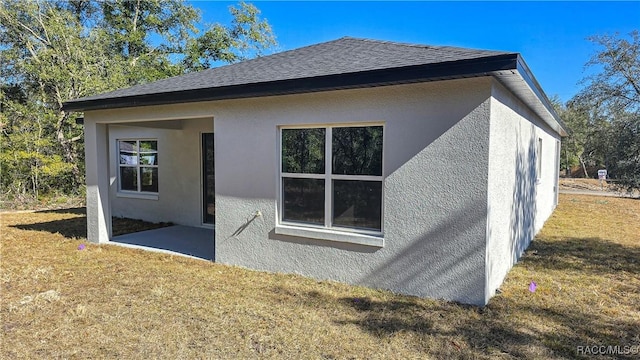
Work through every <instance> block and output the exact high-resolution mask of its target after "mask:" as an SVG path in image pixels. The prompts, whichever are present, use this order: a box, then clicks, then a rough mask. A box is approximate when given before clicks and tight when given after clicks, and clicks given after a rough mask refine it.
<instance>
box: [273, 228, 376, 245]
mask: <svg viewBox="0 0 640 360" xmlns="http://www.w3.org/2000/svg"><path fill="white" fill-rule="evenodd" d="M275 233H276V234H279V235H287V236H298V237H304V238H310V239H319V240H328V241H337V242H343V243H351V244H358V245H366V246H375V247H380V248H381V247H384V237H382V236H375V235H365V234H358V233H352V232H348V231H337V230H329V229H313V228H303V227H298V226H287V225H278V226H276V228H275Z"/></svg>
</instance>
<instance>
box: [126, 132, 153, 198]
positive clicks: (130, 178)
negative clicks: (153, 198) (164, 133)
mask: <svg viewBox="0 0 640 360" xmlns="http://www.w3.org/2000/svg"><path fill="white" fill-rule="evenodd" d="M118 183H119V189H118V190H120V191H126V192H139V193H157V192H158V141H157V140H118Z"/></svg>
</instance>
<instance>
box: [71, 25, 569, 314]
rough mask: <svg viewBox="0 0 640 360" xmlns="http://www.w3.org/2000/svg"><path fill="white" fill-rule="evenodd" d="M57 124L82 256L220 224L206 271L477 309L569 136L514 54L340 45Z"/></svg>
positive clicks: (533, 225)
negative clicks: (164, 230) (86, 244)
mask: <svg viewBox="0 0 640 360" xmlns="http://www.w3.org/2000/svg"><path fill="white" fill-rule="evenodd" d="M64 110H66V111H82V112H84V129H85V146H86V172H87V173H86V181H87V222H88V239H89V241H91V242H94V243H106V242H109V241H110V240H111V238H112V233H111V218H112V216H124V217H130V218H135V219H143V220H148V221H154V222H159V221H170V222H173V223H176V224H181V225H186V226H191V227H213V225H214V224H215V231H212V232H211V233H212V235H211V241H212V242H213V243H214V244H215V245H214V247H215V255H214V261H216V262H220V263H225V264H233V265H238V266H244V267H247V268H252V269H259V270H265V271H270V272H285V273H298V274H302V275H305V276H309V277H313V278H317V279H332V280H336V281H340V282H345V283H350V284H359V285H365V286H369V287H374V288H384V289H390V290H392V291H395V292H399V293H404V294H411V295H417V296H423V297H432V298H443V299H447V300H453V301H459V302H463V303H470V304H478V305H484V304H486V303H487V302H488V300H489V299H490V297H491V296H493V295H494V294H495V292H496V289H498V287H499V286H500V284H501V283H502V281H503V279H504V277H505V275H506V274H507V272H508V271H509V269H510V268H511V267H512V266H513V264H514V263H515V262H516V261H517V260H518V257H519V256H520V255H521V254H522V252H523V251H524V250H525V249H526V248H527V246H528V245H529V243H530V242H531V240H532V238H533V237H534V235H535V234H536V233H537V232H538V231H539V230H540V229H541V227H542V225H543V224H544V222H545V220H546V219H547V218H548V217H549V216H550V215H551V213H552V212H553V210H554V208H555V206H556V204H557V196H558V165H559V154H560V138H561V136H565V135H566V128H565V126H564V125H563V123H562V121H561V120H560V119H559V117H558V115H557V114H556V112H555V111H554V109H553V107H552V106H551V103H550V101H549V100H548V98H547V97H546V95H545V94H544V92H543V91H542V88H541V87H540V85H539V84H538V82H537V81H536V79H535V78H534V76H533V74H532V73H531V71H530V70H529V68H528V67H527V65H526V64H525V62H524V60H523V59H522V57H521V56H520V54H518V53H512V52H501V51H486V50H474V49H465V48H456V47H448V46H425V45H410V44H402V43H394V42H383V41H374V40H367V39H356V38H349V37H345V38H341V39H338V40H335V41H329V42H325V43H320V44H316V45H312V46H307V47H303V48H299V49H295V50H291V51H285V52H281V53H277V54H274V55H270V56H264V57H260V58H257V59H253V60H248V61H243V62H240V63H236V64H232V65H228V66H222V67H218V68H213V69H208V70H204V71H201V72H196V73H190V74H186V75H183V76H178V77H173V78H169V79H164V80H160V81H156V82H152V83H147V84H142V85H138V86H134V87H130V88H127V89H121V90H117V91H113V92H109V93H105V94H100V95H95V96H90V97H85V98H81V99H77V100H73V101H69V102H67V103H65V104H64ZM176 241H180V239H177V240H176Z"/></svg>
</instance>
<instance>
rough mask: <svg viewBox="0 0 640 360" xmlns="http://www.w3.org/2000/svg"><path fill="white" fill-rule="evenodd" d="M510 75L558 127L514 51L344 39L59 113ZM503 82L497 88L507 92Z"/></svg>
mask: <svg viewBox="0 0 640 360" xmlns="http://www.w3.org/2000/svg"><path fill="white" fill-rule="evenodd" d="M514 70H522V71H523V72H524V73H525V74H524V75H525V76H524V78H525V80H526V81H527V82H529V83H530V85H531V86H530V87H532V88H533V91H532V93H533V94H534V95H535V96H536V97H537V98H538V100H539V102H541V103H542V104H543V105H544V106H543V107H544V108H545V109H546V111H544V112H545V114H544V115H551V117H552V118H554V120H557V121H559V119H558V118H557V115H556V114H555V112H553V109H552V108H551V107H550V103H549V101H548V99H547V98H546V96H545V95H544V93H543V92H542V90H541V88H540V86H539V85H538V83H537V82H536V81H535V79H534V78H533V75H531V73H530V72H529V70H528V68H527V67H526V65H525V64H524V61H523V60H522V59H521V57H520V55H519V54H517V53H512V52H502V51H489V50H475V49H465V48H457V47H450V46H428V45H413V44H403V43H396V42H386V41H376V40H367V39H356V38H351V37H344V38H340V39H338V40H334V41H329V42H325V43H320V44H316V45H311V46H306V47H302V48H299V49H295V50H290V51H284V52H281V53H277V54H273V55H269V56H264V57H260V58H256V59H253V60H247V61H243V62H240V63H236V64H232V65H227V66H221V67H217V68H212V69H208V70H204V71H199V72H194V73H190V74H186V75H182V76H176V77H172V78H168V79H164V80H159V81H155V82H151V83H147V84H141V85H137V86H133V87H130V88H126V89H120V90H116V91H112V92H108V93H104V94H99V95H94V96H89V97H84V98H80V99H76V100H72V101H68V102H66V103H64V105H63V109H64V110H67V111H82V110H95V109H109V108H121V107H132V106H144V105H159V104H171V103H179V102H194V101H208V100H220V99H233V98H246V97H258V96H271V95H283V94H295V93H305V92H314V91H327V90H337V89H350V88H362V87H372V86H382V85H392V84H403V83H412V82H424V81H434V80H443V79H455V78H464V77H476V76H489V75H492V76H495V77H496V78H498V79H500V76H507V77H508V76H510V75H513V74H514V73H513V71H514ZM508 80H509V79H507V81H503V83H504V84H505V85H506V86H507V88H510V86H509V81H508ZM512 90H513V89H512ZM524 100H525V102H526V99H524ZM534 110H535V109H534ZM541 116H543V115H541ZM561 128H562V126H561Z"/></svg>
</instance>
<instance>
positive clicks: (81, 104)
mask: <svg viewBox="0 0 640 360" xmlns="http://www.w3.org/2000/svg"><path fill="white" fill-rule="evenodd" d="M517 59H518V55H517V54H515V53H514V54H503V55H496V56H489V57H483V58H476V59H469V60H458V61H450V62H441V63H436V64H424V65H415V66H406V67H399V68H388V69H380V70H369V71H361V72H355V73H346V74H335V75H326V76H317V77H307V78H299V79H290V80H278V81H270V82H263V83H253V84H242V85H233V86H224V87H210V88H200V89H193V90H185V91H174V92H165V93H154V94H145V95H136V96H126V97H115V98H105V99H93V100H84V101H83V100H72V101H68V102H65V103H64V104H63V107H62V109H63V110H64V111H86V110H100V109H113V108H125V107H135V106H150V105H164V104H174V103H185V102H198V101H212V100H225V99H240V98H249V97H263V96H274V95H288V94H300V93H310V92H317V91H329V90H339V89H355V88H365V87H374V86H382V85H394V84H407V83H416V82H426V81H435V80H443V79H457V78H466V77H477V76H488V75H490V74H491V73H493V72H495V71H501V70H509V69H517V66H518V65H517Z"/></svg>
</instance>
